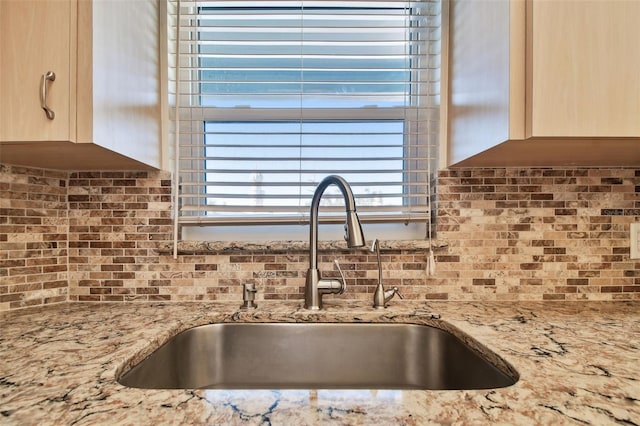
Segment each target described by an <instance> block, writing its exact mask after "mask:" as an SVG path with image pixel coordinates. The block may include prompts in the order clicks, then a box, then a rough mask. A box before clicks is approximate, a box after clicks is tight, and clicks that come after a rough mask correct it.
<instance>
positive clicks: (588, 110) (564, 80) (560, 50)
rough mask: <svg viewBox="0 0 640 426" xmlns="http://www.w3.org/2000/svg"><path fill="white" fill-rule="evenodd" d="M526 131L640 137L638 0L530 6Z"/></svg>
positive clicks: (536, 1)
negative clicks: (528, 120)
mask: <svg viewBox="0 0 640 426" xmlns="http://www.w3.org/2000/svg"><path fill="white" fill-rule="evenodd" d="M527 20H528V39H529V43H528V46H529V51H528V55H529V56H528V60H529V61H530V62H529V63H530V67H531V68H530V69H529V71H530V73H531V74H530V80H529V81H528V83H529V84H528V93H529V94H530V96H528V102H529V104H528V108H529V111H530V114H528V115H529V118H530V122H529V123H528V126H527V127H528V129H527V133H528V136H534V137H536V136H538V137H565V136H566V137H638V136H640V1H636V0H616V1H606V0H584V1H543V0H533V1H530V2H529V3H528V10H527Z"/></svg>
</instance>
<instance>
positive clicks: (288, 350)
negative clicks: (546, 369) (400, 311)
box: [118, 323, 518, 389]
mask: <svg viewBox="0 0 640 426" xmlns="http://www.w3.org/2000/svg"><path fill="white" fill-rule="evenodd" d="M493 355H494V356H492V358H494V360H497V361H498V362H496V363H501V364H502V365H501V368H498V367H496V366H495V365H494V364H493V363H491V362H489V361H488V360H487V359H486V358H485V357H484V356H481V355H480V354H479V353H478V352H477V351H476V350H474V349H472V348H471V347H470V346H468V345H467V344H465V343H463V342H462V341H461V340H460V339H458V338H457V337H456V336H454V335H453V334H451V333H449V332H447V331H444V330H441V329H439V328H435V327H431V326H426V325H416V324H388V323H384V324H382V323H366V324H353V323H320V324H319V323H313V324H308V323H259V324H256V323H224V324H211V325H205V326H200V327H195V328H191V329H189V330H186V331H183V332H182V333H180V334H177V335H176V336H174V337H172V338H171V339H170V340H169V341H168V342H167V343H165V344H164V345H163V346H162V347H160V348H159V349H158V350H156V351H155V352H153V353H152V354H151V355H150V356H149V357H148V358H146V359H145V360H143V361H142V362H140V363H139V364H138V365H136V366H134V367H133V368H132V369H131V370H130V371H128V372H125V374H123V375H122V376H121V377H120V378H119V380H118V381H119V382H120V383H121V384H123V385H125V386H129V387H136V388H145V389H487V388H499V387H505V386H509V385H512V384H514V383H515V382H516V381H517V380H518V379H517V373H516V372H515V370H513V369H512V368H510V367H509V366H508V364H506V362H504V361H501V360H500V358H499V357H498V356H497V355H495V354H493ZM494 362H495V361H494Z"/></svg>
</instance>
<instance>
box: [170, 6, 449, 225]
mask: <svg viewBox="0 0 640 426" xmlns="http://www.w3.org/2000/svg"><path fill="white" fill-rule="evenodd" d="M169 10H170V16H169V17H170V23H171V22H173V25H174V28H175V30H174V34H179V39H178V40H177V41H176V40H175V39H174V42H173V48H171V47H170V59H171V58H172V59H173V62H174V66H175V64H176V63H177V64H178V65H179V66H178V67H177V68H178V70H177V72H175V71H174V73H175V74H174V76H179V78H174V80H173V81H172V86H173V89H174V90H173V94H174V100H175V104H176V108H175V111H177V112H176V113H175V117H174V129H173V130H174V133H175V134H176V135H177V137H176V155H177V161H176V164H177V166H176V168H177V169H178V171H179V176H180V202H179V205H180V215H179V218H180V219H179V221H180V223H181V224H183V225H192V224H217V225H225V224H227V225H228V224H235V225H237V224H245V225H247V224H257V223H260V224H265V223H267V224H292V223H306V221H308V213H309V211H308V209H309V205H310V202H311V198H312V195H313V191H314V190H315V187H316V186H317V184H318V183H319V182H320V180H322V179H323V178H324V177H325V176H327V175H330V174H338V175H341V176H342V177H344V178H345V179H346V180H347V181H348V182H349V183H350V185H351V187H352V189H353V192H354V194H355V196H356V202H357V206H358V214H359V216H360V218H361V220H363V221H364V222H366V221H372V222H385V223H386V222H399V223H408V222H413V221H422V222H424V221H426V220H428V218H429V195H430V179H429V178H430V176H429V174H430V170H431V169H432V167H433V164H432V162H433V161H434V157H435V153H436V149H437V136H438V132H439V128H438V109H439V42H440V3H439V1H435V0H424V1H401V0H391V1H372V0H367V1H336V0H321V1H293V0H283V1H269V2H267V1H264V0H258V1H240V0H236V1H233V0H232V1H188V0H181V1H179V2H173V3H170V4H169ZM178 12H179V13H178ZM178 24H179V26H178ZM176 27H177V28H176ZM176 58H177V60H176ZM343 210H344V208H343V205H342V198H341V197H340V196H339V192H338V191H337V190H336V189H335V188H331V187H330V188H329V189H327V192H326V195H325V196H324V197H323V203H322V209H321V211H322V215H321V220H325V221H332V220H334V219H335V220H340V221H342V220H343V214H342V211H343Z"/></svg>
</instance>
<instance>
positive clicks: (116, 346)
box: [0, 297, 640, 425]
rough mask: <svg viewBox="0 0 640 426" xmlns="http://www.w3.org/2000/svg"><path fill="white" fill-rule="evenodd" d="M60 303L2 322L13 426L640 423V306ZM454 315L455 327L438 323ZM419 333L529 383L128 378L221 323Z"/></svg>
mask: <svg viewBox="0 0 640 426" xmlns="http://www.w3.org/2000/svg"><path fill="white" fill-rule="evenodd" d="M238 306H239V304H220V303H217V304H214V303H170V304H151V303H117V304H60V305H53V306H47V307H39V308H29V309H25V310H20V311H14V312H6V313H2V314H0V424H19V425H22V424H56V425H57V424H74V425H75V424H77V425H93V424H108V425H128V424H132V425H133V424H135V425H144V424H153V425H157V424H212V425H220V424H224V425H235V424H242V425H244V424H247V425H266V424H271V425H294V424H295V425H309V424H311V425H313V424H323V425H324V424H340V425H365V424H376V425H395V424H402V425H429V424H464V425H467V424H479V425H486V424H509V425H528V424H540V425H559V424H594V425H606V424H626V425H634V424H640V364H639V362H640V339H639V338H638V336H640V303H635V302H617V303H616V302H580V303H526V304H525V303H521V304H514V303H509V304H507V303H502V304H501V303H495V302H494V303H452V302H447V303H440V304H439V303H434V302H430V303H428V304H424V303H404V302H402V301H394V302H393V303H392V307H390V308H388V309H386V310H383V311H376V310H374V309H372V308H370V307H369V306H368V305H366V304H364V303H362V302H355V303H351V302H342V301H332V300H331V299H330V298H329V297H327V298H326V299H325V307H326V308H327V309H326V310H324V311H322V312H319V313H315V312H308V311H305V310H303V309H301V307H300V304H299V303H283V302H271V303H269V302H263V303H261V304H260V305H259V307H258V309H257V310H255V311H249V312H240V311H238V309H237V307H238ZM431 313H438V314H440V315H441V320H434V319H432V318H431V315H430V314H431ZM270 321H288V322H291V321H297V322H354V321H355V322H412V323H419V324H431V325H435V326H438V327H442V328H446V329H449V330H452V331H453V332H454V333H460V332H464V333H468V334H469V335H470V336H472V337H473V338H474V339H475V340H477V342H479V344H480V346H481V348H483V347H486V348H489V349H491V350H492V351H494V352H495V353H497V354H498V355H500V356H501V357H503V358H504V360H506V361H507V362H508V363H509V364H510V365H512V366H513V367H515V369H516V370H517V371H518V373H519V374H520V380H519V381H518V382H517V383H516V384H515V385H513V386H510V387H507V388H501V389H491V390H471V391H470V390H463V391H416V390H410V391H408V390H141V389H132V388H126V387H124V386H121V385H120V384H118V383H117V382H116V379H115V377H116V374H118V373H119V372H121V371H124V370H126V369H127V368H128V366H129V365H131V364H132V363H134V362H135V361H137V360H139V359H141V358H143V357H144V356H145V355H146V354H148V353H149V352H151V351H152V350H153V349H155V348H157V347H158V346H160V345H161V344H162V343H163V342H164V341H166V340H167V339H169V338H170V337H171V336H172V335H175V334H176V333H178V332H179V331H181V330H184V329H187V328H190V327H192V326H196V325H201V324H208V323H215V322H270Z"/></svg>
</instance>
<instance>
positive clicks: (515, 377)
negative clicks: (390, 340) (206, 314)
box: [114, 315, 520, 390]
mask: <svg viewBox="0 0 640 426" xmlns="http://www.w3.org/2000/svg"><path fill="white" fill-rule="evenodd" d="M252 324H266V325H269V324H298V325H309V326H313V325H314V324H318V325H321V324H348V325H362V326H366V325H410V326H424V327H430V328H435V329H438V330H441V331H444V332H445V333H448V334H450V335H452V336H453V337H454V338H456V339H457V340H459V341H460V342H461V343H462V344H463V345H464V346H466V347H467V348H469V349H470V350H471V351H472V352H475V353H476V355H478V356H479V357H480V358H481V359H483V360H484V361H485V362H487V363H488V364H490V365H492V366H493V367H495V368H496V369H497V370H499V371H500V372H501V373H503V374H504V375H505V376H507V377H508V378H509V379H510V380H512V381H513V383H512V384H510V385H508V386H507V387H510V386H514V385H515V384H517V383H518V382H519V381H520V373H519V372H518V370H516V368H515V367H514V366H513V365H512V364H511V363H510V362H509V361H507V360H505V359H504V357H503V356H501V355H500V354H498V353H497V352H496V351H495V350H493V349H491V348H489V347H488V346H487V345H485V344H483V343H481V342H480V341H478V340H477V339H476V338H474V337H472V336H471V335H469V334H468V333H466V332H464V331H462V330H460V329H459V328H458V327H456V326H454V325H452V324H451V323H448V322H446V321H444V320H442V319H433V318H425V317H424V316H422V317H420V316H416V315H409V316H405V315H397V316H392V317H388V316H382V317H380V318H373V319H367V320H363V319H361V318H358V317H356V316H354V317H353V319H350V320H344V321H342V320H340V321H336V320H331V319H321V318H313V319H312V320H309V318H290V317H283V318H272V317H269V318H262V319H256V318H252V320H250V321H248V320H246V319H245V320H242V319H238V318H236V317H226V318H224V319H222V320H221V321H212V322H203V323H200V324H196V325H191V324H180V325H179V326H177V327H175V328H174V329H167V330H165V331H163V332H162V333H161V334H160V335H157V336H156V338H155V339H153V340H152V341H150V342H149V341H144V342H143V343H141V344H142V345H144V346H143V347H142V348H139V349H138V350H136V351H135V352H134V353H133V354H132V355H131V356H129V357H128V358H126V360H125V361H124V362H123V363H121V364H120V365H119V366H118V367H117V368H116V370H115V377H114V378H115V381H116V382H118V383H119V384H120V385H121V386H125V387H129V386H126V385H123V384H121V383H120V381H119V380H120V379H121V378H122V376H124V375H125V374H127V373H128V372H129V371H130V370H132V369H133V368H134V367H136V366H137V365H139V364H141V363H143V362H144V361H145V360H146V359H147V358H148V357H150V356H151V355H152V354H153V353H155V352H156V351H157V350H158V349H160V348H161V347H163V346H164V345H165V344H167V343H169V342H170V341H171V340H172V339H174V338H175V337H176V336H177V335H179V334H181V333H184V332H186V331H189V330H192V329H195V328H200V327H205V326H210V325H222V326H223V325H252ZM499 388H501V387H495V388H492V387H488V388H486V389H499ZM158 389H160V388H158ZM225 389H229V390H231V389H241V388H234V387H228V388H225ZM242 389H244V388H242ZM247 389H263V388H247ZM274 389H275V388H274ZM278 389H290V388H288V387H284V388H278ZM322 389H325V388H322ZM328 389H342V388H337V387H336V388H334V387H329V388H328ZM403 390H412V389H403ZM416 390H420V389H416ZM422 390H426V389H422Z"/></svg>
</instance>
